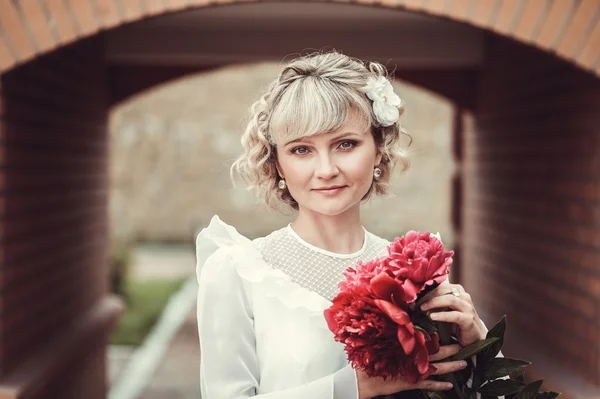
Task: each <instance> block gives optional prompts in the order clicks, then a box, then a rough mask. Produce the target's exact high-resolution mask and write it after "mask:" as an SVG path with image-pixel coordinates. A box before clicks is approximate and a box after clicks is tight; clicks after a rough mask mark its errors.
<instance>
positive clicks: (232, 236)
mask: <svg viewBox="0 0 600 399" xmlns="http://www.w3.org/2000/svg"><path fill="white" fill-rule="evenodd" d="M365 241H366V239H365ZM307 244H308V243H307ZM219 249H225V250H227V251H228V252H229V253H230V255H231V259H232V261H233V262H235V266H236V270H237V272H238V274H239V275H240V277H241V278H243V279H244V280H247V281H249V282H252V283H253V284H254V285H257V286H259V289H260V292H261V294H263V295H266V296H268V297H270V298H273V299H277V300H279V301H281V302H282V303H283V304H284V305H285V306H286V307H287V308H289V309H290V310H296V311H305V312H308V313H309V314H310V316H311V317H313V318H314V319H315V323H317V324H318V325H321V326H323V327H324V328H327V324H326V322H325V318H324V316H323V311H324V310H325V309H327V308H329V307H330V306H331V303H332V302H331V301H330V300H328V299H326V298H324V297H323V296H321V295H320V294H318V293H316V292H314V291H311V290H309V289H307V288H304V287H302V286H301V285H299V284H297V283H295V282H294V281H292V279H291V277H290V276H288V275H287V274H285V273H284V272H283V271H281V270H279V269H274V268H273V267H271V266H270V265H269V264H268V263H267V262H266V261H265V260H264V258H263V256H262V254H261V253H260V251H259V250H258V248H257V247H256V245H255V243H253V242H252V240H250V239H249V238H247V237H245V236H243V235H242V234H240V233H239V232H238V231H237V229H236V228H235V227H233V226H230V225H228V224H226V223H224V222H223V221H222V220H221V219H220V218H219V217H218V216H216V215H215V216H213V218H212V220H211V222H210V224H209V225H208V227H206V228H204V229H202V231H200V233H199V234H198V237H197V239H196V258H197V261H198V262H197V268H196V273H197V275H198V276H200V273H201V268H202V265H204V263H205V262H206V260H207V259H208V258H209V257H210V256H211V255H212V254H213V253H214V252H216V251H217V250H219Z"/></svg>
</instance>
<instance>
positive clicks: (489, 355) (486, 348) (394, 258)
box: [325, 231, 558, 399]
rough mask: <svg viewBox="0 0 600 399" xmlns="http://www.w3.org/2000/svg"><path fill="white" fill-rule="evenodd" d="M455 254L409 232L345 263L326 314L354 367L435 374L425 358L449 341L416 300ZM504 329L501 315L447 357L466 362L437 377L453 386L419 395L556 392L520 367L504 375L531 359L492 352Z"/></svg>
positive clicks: (466, 397)
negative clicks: (370, 256)
mask: <svg viewBox="0 0 600 399" xmlns="http://www.w3.org/2000/svg"><path fill="white" fill-rule="evenodd" d="M453 255H454V252H453V251H446V250H445V249H444V246H443V244H442V242H441V240H440V239H439V237H438V236H436V235H433V234H431V233H428V232H426V233H419V232H415V231H410V232H408V233H407V234H406V235H405V236H403V237H399V238H396V239H395V240H394V241H393V242H392V243H391V244H390V245H389V247H388V255H387V256H384V257H382V258H378V259H374V260H372V261H370V262H366V263H365V262H358V264H357V265H355V266H354V267H351V268H348V270H346V272H345V273H344V277H345V280H344V281H342V282H341V283H340V285H339V289H340V291H339V293H338V294H337V296H336V297H335V298H334V299H333V303H332V306H331V307H330V308H329V309H327V310H325V319H326V320H327V325H328V327H329V329H330V330H331V332H332V333H333V334H334V336H335V340H336V341H338V342H340V343H342V344H344V348H345V351H346V353H347V355H348V360H349V361H350V363H351V364H352V365H353V367H354V368H355V369H359V370H362V371H364V372H365V373H366V374H367V375H369V376H371V377H375V376H378V377H382V378H384V379H387V378H404V379H406V380H407V381H410V382H413V383H415V382H418V381H421V380H424V379H427V378H434V377H438V376H432V375H431V374H432V372H433V371H435V366H434V365H432V364H430V363H429V357H430V356H431V355H433V354H435V353H437V352H438V350H439V347H440V344H443V345H447V344H450V343H452V342H453V338H452V337H451V335H450V334H451V333H450V332H451V331H452V329H451V326H449V325H448V324H447V323H442V322H436V321H433V320H431V318H430V317H429V315H430V313H431V311H429V312H424V311H422V310H421V309H420V304H421V303H422V302H423V299H424V298H425V297H426V295H427V294H428V293H429V292H430V291H432V290H433V289H435V288H436V287H437V286H439V285H440V284H441V283H443V282H444V281H445V280H446V278H447V275H448V273H449V267H450V266H451V265H452V256H453ZM504 330H505V318H502V320H501V321H500V322H499V323H498V324H496V326H495V327H494V328H492V329H491V330H490V331H489V332H488V335H487V337H486V339H484V340H481V341H478V342H475V343H473V344H471V345H469V346H467V347H465V348H463V349H462V350H461V351H460V352H459V353H457V354H456V355H454V356H452V358H451V359H447V360H466V361H467V363H468V364H469V366H468V367H467V368H466V369H465V370H462V371H460V372H457V373H454V374H452V375H449V376H448V375H446V376H439V378H445V379H446V380H448V381H451V382H452V383H453V385H454V390H453V391H448V392H428V391H421V392H420V393H421V395H422V396H424V397H428V398H432V399H433V398H436V399H471V398H475V397H476V394H477V393H479V394H480V395H483V396H482V397H485V398H486V399H487V398H497V397H499V396H506V397H507V399H509V398H515V399H522V398H523V399H525V398H527V399H529V398H530V399H553V398H556V397H557V396H558V394H556V393H554V392H539V389H540V387H541V381H535V382H532V383H531V384H526V383H525V381H524V378H523V375H522V374H521V375H520V376H518V377H516V378H514V379H511V378H510V375H511V374H514V373H515V372H516V371H519V370H521V369H523V368H524V367H526V366H528V365H529V362H525V361H522V360H515V359H509V358H504V357H497V355H498V353H499V352H500V349H501V347H502V342H503V336H504ZM474 358H475V359H476V362H473V359H474ZM475 365H476V366H475ZM518 395H521V396H518Z"/></svg>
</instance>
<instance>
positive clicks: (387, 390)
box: [356, 345, 467, 399]
mask: <svg viewBox="0 0 600 399" xmlns="http://www.w3.org/2000/svg"><path fill="white" fill-rule="evenodd" d="M460 349H461V347H460V345H446V346H440V350H439V351H438V353H436V354H435V355H432V356H430V357H429V360H430V362H431V363H432V364H433V365H434V366H435V367H436V368H437V370H436V371H435V372H433V374H434V375H440V374H448V373H454V372H456V371H458V370H462V369H464V368H465V367H467V363H466V362H465V361H464V360H460V361H454V362H439V363H434V362H436V361H439V360H441V359H445V358H447V357H449V356H452V355H454V354H456V353H458V351H459V350H460ZM356 377H357V380H358V398H359V399H371V398H374V397H376V396H381V395H391V394H394V393H397V392H402V391H410V390H413V389H425V390H427V391H448V390H450V389H452V384H450V383H449V382H444V381H434V380H425V381H419V382H417V383H416V384H412V383H410V382H407V381H404V380H402V379H395V380H392V379H389V378H388V379H387V380H386V381H384V380H383V378H381V377H369V376H368V375H367V374H366V373H364V372H363V371H359V370H357V371H356Z"/></svg>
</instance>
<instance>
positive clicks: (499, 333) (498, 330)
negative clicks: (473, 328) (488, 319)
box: [481, 315, 506, 363]
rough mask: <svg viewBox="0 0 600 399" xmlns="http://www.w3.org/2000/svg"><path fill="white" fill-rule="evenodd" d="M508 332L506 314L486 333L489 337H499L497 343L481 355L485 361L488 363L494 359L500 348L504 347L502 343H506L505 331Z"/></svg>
mask: <svg viewBox="0 0 600 399" xmlns="http://www.w3.org/2000/svg"><path fill="white" fill-rule="evenodd" d="M505 332H506V315H504V316H502V318H501V319H500V321H499V322H498V323H496V325H495V326H494V327H493V328H492V329H491V330H489V331H488V333H487V335H486V339H487V338H497V341H496V343H494V345H492V346H490V347H489V348H488V349H486V350H485V351H484V352H482V354H481V357H482V360H483V362H484V363H487V362H489V361H491V360H492V359H494V358H495V357H496V356H497V355H498V353H499V352H500V350H501V349H502V345H504V333H505Z"/></svg>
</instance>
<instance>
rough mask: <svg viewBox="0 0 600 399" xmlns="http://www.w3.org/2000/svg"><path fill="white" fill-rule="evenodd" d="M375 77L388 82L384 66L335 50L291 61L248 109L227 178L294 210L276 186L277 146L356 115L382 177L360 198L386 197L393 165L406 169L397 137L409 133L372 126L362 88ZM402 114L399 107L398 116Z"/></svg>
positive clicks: (288, 197)
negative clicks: (377, 156) (369, 136)
mask: <svg viewBox="0 0 600 399" xmlns="http://www.w3.org/2000/svg"><path fill="white" fill-rule="evenodd" d="M379 76H384V77H386V78H388V75H387V70H386V69H385V68H384V67H383V65H381V64H379V63H376V62H363V61H360V60H358V59H355V58H351V57H348V56H346V55H344V54H341V53H338V52H335V51H333V52H326V53H317V54H312V55H308V56H303V57H299V58H296V59H294V60H292V61H291V62H290V63H289V64H288V65H287V66H285V67H284V68H283V69H282V70H281V72H280V74H279V76H278V77H277V78H276V79H275V80H274V81H273V82H271V84H270V85H269V87H268V89H267V91H266V93H265V94H264V95H263V96H262V97H261V98H260V99H259V100H258V101H256V102H255V103H254V104H253V105H252V107H251V108H250V110H251V119H250V122H249V123H248V126H247V127H246V130H245V132H244V134H243V135H242V140H241V141H242V146H243V149H244V152H243V154H242V155H241V156H240V157H239V158H238V159H237V160H236V161H235V163H234V164H233V165H232V168H231V172H232V175H233V173H234V172H237V173H238V174H239V175H240V176H241V177H242V179H243V180H244V181H245V182H246V183H247V184H248V186H249V187H250V188H255V189H257V190H259V192H261V193H262V194H263V195H264V197H265V201H266V203H267V204H268V205H270V206H272V207H275V205H276V203H277V201H283V202H284V203H285V204H288V205H289V206H291V207H292V208H294V209H298V204H297V203H296V201H295V200H294V198H292V196H291V195H290V193H289V191H288V190H287V189H286V190H281V189H279V188H278V186H277V185H278V182H279V179H280V177H279V174H278V172H277V167H276V161H277V151H276V146H277V144H282V143H287V142H289V141H291V140H295V139H297V138H300V137H306V136H311V135H314V134H320V133H327V132H332V131H335V130H338V129H340V128H341V127H342V126H343V125H344V124H345V123H346V122H347V121H348V120H349V118H351V117H359V118H360V119H359V120H362V121H364V130H365V131H366V130H367V129H369V128H370V130H371V133H372V134H373V138H374V139H375V144H376V146H377V148H378V150H379V151H380V153H381V154H382V159H381V163H380V164H379V165H378V167H379V168H380V169H381V171H382V174H381V176H380V177H379V178H378V179H376V180H374V181H373V184H372V186H371V188H370V189H369V191H368V192H367V194H366V195H365V197H364V198H363V199H367V198H369V197H370V195H371V194H372V193H375V194H377V195H383V194H386V193H387V189H388V182H389V178H390V175H391V172H392V169H393V168H394V166H395V164H396V163H400V164H401V165H402V170H406V169H407V168H408V166H409V162H408V158H407V157H406V156H405V155H404V153H403V151H402V148H401V143H400V137H401V135H403V134H404V135H407V136H408V134H407V133H406V132H405V131H404V130H403V129H402V128H401V126H400V123H399V122H396V123H395V124H393V125H391V126H387V127H383V126H380V125H379V124H378V123H377V121H376V119H375V117H374V115H373V108H372V103H371V101H370V100H369V99H368V97H367V96H366V94H365V89H366V86H367V81H368V79H369V78H370V77H374V78H377V77H379ZM403 110H404V109H403V107H402V108H400V114H402V112H403ZM408 137H409V138H410V136H408ZM409 144H410V143H409Z"/></svg>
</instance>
